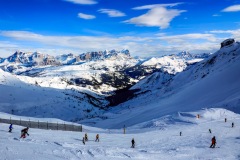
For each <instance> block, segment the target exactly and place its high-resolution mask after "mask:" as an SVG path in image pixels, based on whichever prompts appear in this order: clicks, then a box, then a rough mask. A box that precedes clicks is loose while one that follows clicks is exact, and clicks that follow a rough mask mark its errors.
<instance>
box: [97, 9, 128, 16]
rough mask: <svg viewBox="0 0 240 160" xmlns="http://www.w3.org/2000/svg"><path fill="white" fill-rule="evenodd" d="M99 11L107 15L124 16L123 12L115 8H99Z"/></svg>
mask: <svg viewBox="0 0 240 160" xmlns="http://www.w3.org/2000/svg"><path fill="white" fill-rule="evenodd" d="M98 11H99V12H100V13H106V14H107V15H108V16H109V17H123V16H126V14H125V13H123V12H121V11H118V10H115V9H99V10H98Z"/></svg>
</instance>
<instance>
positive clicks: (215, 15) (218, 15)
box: [212, 14, 221, 17]
mask: <svg viewBox="0 0 240 160" xmlns="http://www.w3.org/2000/svg"><path fill="white" fill-rule="evenodd" d="M212 16H213V17H221V15H220V14H213V15H212Z"/></svg>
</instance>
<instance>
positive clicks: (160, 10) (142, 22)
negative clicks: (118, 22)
mask: <svg viewBox="0 0 240 160" xmlns="http://www.w3.org/2000/svg"><path fill="white" fill-rule="evenodd" d="M179 4H180V3H173V4H154V5H146V6H140V7H135V8H133V9H135V10H142V9H149V11H148V12H147V13H145V14H143V15H140V16H138V17H133V18H131V19H129V20H126V21H124V22H125V23H130V24H135V25H137V26H147V27H160V28H161V29H165V28H168V27H169V25H170V22H171V21H172V20H173V19H174V18H175V17H177V16H179V15H180V14H181V13H183V12H186V10H178V9H168V8H167V7H172V6H176V5H179Z"/></svg>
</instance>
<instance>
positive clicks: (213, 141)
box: [210, 136, 216, 148]
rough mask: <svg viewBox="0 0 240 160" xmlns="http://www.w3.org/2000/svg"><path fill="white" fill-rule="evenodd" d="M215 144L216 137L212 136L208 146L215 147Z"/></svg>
mask: <svg viewBox="0 0 240 160" xmlns="http://www.w3.org/2000/svg"><path fill="white" fill-rule="evenodd" d="M215 146H216V138H215V136H213V138H212V144H211V146H210V148H215Z"/></svg>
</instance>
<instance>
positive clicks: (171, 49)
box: [0, 29, 240, 57]
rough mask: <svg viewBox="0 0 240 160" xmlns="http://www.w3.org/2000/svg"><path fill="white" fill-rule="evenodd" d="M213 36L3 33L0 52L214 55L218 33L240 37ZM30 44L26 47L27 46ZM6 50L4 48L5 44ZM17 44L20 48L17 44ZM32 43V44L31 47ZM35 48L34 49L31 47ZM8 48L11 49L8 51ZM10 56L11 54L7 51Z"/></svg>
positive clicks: (1, 34) (214, 33) (218, 46)
mask: <svg viewBox="0 0 240 160" xmlns="http://www.w3.org/2000/svg"><path fill="white" fill-rule="evenodd" d="M210 32H211V33H189V34H181V35H167V34H166V33H160V34H147V36H146V35H145V36H116V35H102V36H49V35H42V34H37V33H33V32H28V31H0V36H1V37H2V38H3V37H4V38H5V39H6V38H11V43H13V44H12V45H11V43H9V42H10V41H6V42H5V43H2V45H1V42H0V51H4V50H5V53H7V51H12V50H23V51H36V50H37V51H44V53H48V54H52V55H57V54H59V53H64V52H65V53H69V52H72V53H75V54H79V53H83V52H87V51H96V50H105V49H117V50H121V49H124V48H127V49H129V50H130V52H131V54H132V55H133V56H136V55H138V56H145V57H146V56H161V55H165V54H175V53H178V52H180V51H182V50H187V51H189V52H191V53H203V52H214V51H217V50H218V49H219V48H220V42H221V41H222V40H224V38H225V37H221V36H218V34H222V33H228V34H234V35H236V36H237V35H238V37H239V39H240V29H239V30H228V31H224V30H216V31H210ZM25 42H26V43H27V45H25V44H24V43H25ZM5 44H7V45H6V47H4V45H5ZM15 44H18V45H15ZM29 44H30V45H29ZM29 46H32V47H29ZM8 47H12V48H10V50H9V48H8ZM8 53H9V52H8ZM11 54H12V53H11Z"/></svg>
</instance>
